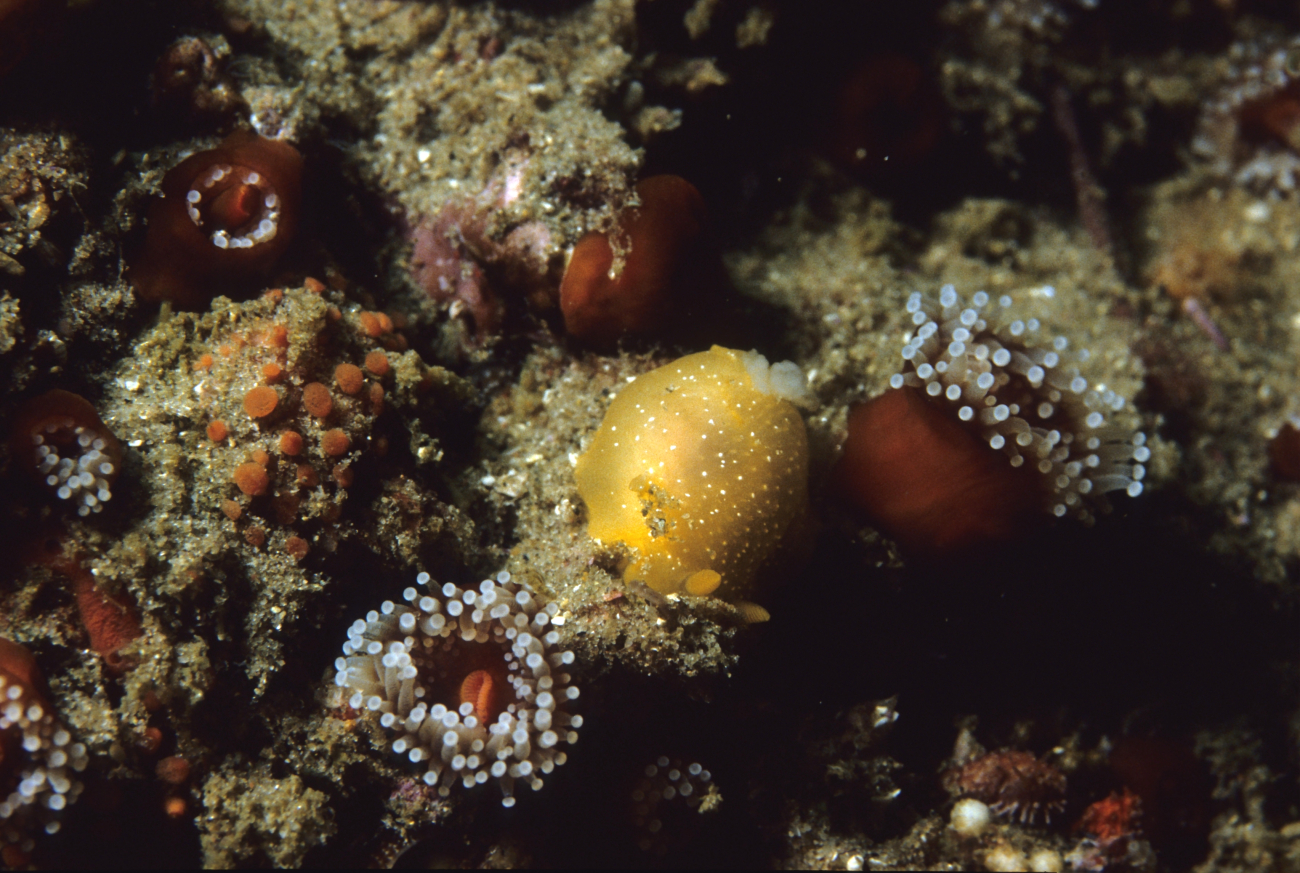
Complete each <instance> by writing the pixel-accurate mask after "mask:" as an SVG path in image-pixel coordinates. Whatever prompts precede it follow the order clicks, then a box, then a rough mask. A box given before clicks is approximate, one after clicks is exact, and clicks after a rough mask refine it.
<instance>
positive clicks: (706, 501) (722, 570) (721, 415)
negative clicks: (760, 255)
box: [574, 346, 811, 597]
mask: <svg viewBox="0 0 1300 873" xmlns="http://www.w3.org/2000/svg"><path fill="white" fill-rule="evenodd" d="M810 398H811V394H810V393H809V391H808V388H807V384H806V382H805V379H804V376H803V373H802V372H801V371H800V370H799V368H798V367H797V366H795V365H794V364H792V363H790V362H788V361H784V362H781V363H779V364H775V365H769V364H768V362H767V359H766V358H764V357H763V356H762V355H760V354H758V353H757V352H738V351H733V350H731V349H724V348H721V347H720V346H714V347H713V348H712V349H710V350H709V351H707V352H700V353H699V354H694V355H687V356H686V357H684V358H680V359H679V360H677V361H674V362H673V363H671V364H668V365H666V366H663V367H660V368H659V369H657V370H653V371H651V372H649V373H646V374H644V375H642V376H638V377H637V378H636V380H635V381H634V382H632V383H631V384H630V385H628V386H627V387H626V388H624V389H623V390H622V391H621V392H620V393H619V395H618V396H617V397H616V398H614V401H613V402H612V403H611V404H610V406H609V410H608V412H606V414H605V420H604V422H603V423H602V424H601V426H600V429H599V430H598V431H597V432H596V436H595V437H594V438H593V439H592V441H591V445H590V446H589V447H588V449H587V451H586V452H584V453H583V455H582V457H580V458H579V459H578V462H577V468H576V470H575V471H574V475H575V477H576V478H577V482H578V492H579V493H580V494H581V495H582V499H583V501H584V502H585V503H586V504H587V511H588V527H587V531H588V533H589V534H591V536H592V538H594V539H596V540H598V541H600V542H602V543H615V542H622V543H625V544H626V545H628V546H629V547H631V548H632V549H633V550H635V554H634V556H633V557H632V560H631V561H630V563H629V564H628V566H627V568H626V570H625V572H624V578H626V579H629V580H640V581H642V582H644V583H645V584H647V585H649V586H650V587H651V588H654V589H655V590H656V591H660V592H663V593H678V592H682V593H687V594H693V595H701V596H702V595H707V594H712V593H714V592H715V591H718V592H719V593H721V594H723V595H726V596H731V597H734V596H738V595H740V594H743V593H744V591H745V589H746V587H747V586H748V585H749V584H750V583H751V582H752V581H753V579H754V577H755V575H756V574H757V572H758V570H759V567H760V566H761V565H762V564H763V562H764V561H765V560H766V559H767V558H768V557H769V556H770V555H771V553H772V551H773V550H774V549H775V548H776V546H777V545H778V544H779V543H780V541H781V538H782V536H783V535H784V534H785V532H786V530H787V528H789V527H790V524H791V522H793V521H794V520H795V519H796V518H797V517H799V516H800V515H801V514H802V513H803V512H804V510H805V507H806V505H807V502H808V436H807V433H806V431H805V430H804V424H803V419H802V418H800V416H799V412H798V410H796V409H795V407H794V405H793V404H792V403H791V402H790V399H794V400H796V401H798V402H800V403H804V402H807V401H808V400H810Z"/></svg>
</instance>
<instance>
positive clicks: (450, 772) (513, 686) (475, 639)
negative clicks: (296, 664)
mask: <svg viewBox="0 0 1300 873" xmlns="http://www.w3.org/2000/svg"><path fill="white" fill-rule="evenodd" d="M418 581H419V583H420V585H422V586H427V587H428V588H429V593H428V594H427V595H422V594H421V593H420V592H419V591H417V590H416V589H415V588H407V589H406V591H405V592H404V595H403V596H404V599H405V600H406V602H407V603H408V604H410V605H409V606H407V605H403V604H397V603H393V602H392V601H387V602H385V603H384V604H383V605H382V606H381V607H380V609H379V611H377V612H371V613H369V614H368V615H367V616H366V617H365V619H364V620H358V621H357V622H355V623H354V624H353V625H352V627H351V628H349V629H348V641H347V642H346V643H344V644H343V657H341V658H339V659H338V660H337V661H336V662H335V666H336V668H337V670H338V673H337V675H336V676H335V680H334V681H335V684H337V685H338V686H340V687H341V688H343V689H346V690H348V691H351V692H352V694H351V695H350V697H349V698H348V701H347V702H348V705H349V706H351V707H352V708H353V709H357V710H362V711H367V712H373V713H376V714H378V716H379V720H380V723H381V724H382V725H383V726H384V727H385V728H388V729H389V730H391V731H392V732H393V733H395V734H396V735H397V739H395V740H394V741H393V746H392V748H393V751H394V752H397V753H398V754H400V755H405V756H406V757H407V758H409V759H410V760H411V762H412V763H417V764H419V763H424V762H428V769H427V770H426V772H425V774H424V781H425V783H426V784H428V785H431V786H432V785H437V786H438V790H439V793H440V794H442V795H443V796H444V797H445V796H447V795H448V794H449V793H450V786H451V784H452V783H453V782H457V781H459V782H461V783H462V784H463V785H464V786H465V787H466V788H471V787H473V786H474V785H481V784H483V783H484V782H487V781H488V780H489V779H494V780H496V781H497V782H498V783H499V784H500V786H501V791H502V793H503V795H504V798H503V800H502V801H501V802H502V804H503V805H504V806H513V805H514V803H515V798H514V785H515V782H516V781H518V780H522V781H523V782H525V783H527V784H528V785H529V786H531V787H532V788H533V789H534V790H536V789H538V788H541V787H542V776H543V775H545V774H547V773H550V772H551V771H552V770H554V769H555V768H556V767H557V766H559V765H561V764H563V763H564V762H565V758H566V756H565V753H564V752H563V751H562V750H561V748H560V746H562V745H568V744H572V743H574V742H576V741H577V739H578V734H577V729H578V728H580V727H581V726H582V716H580V715H571V714H570V713H569V712H568V711H567V707H568V706H570V705H572V701H574V700H576V699H577V697H578V688H577V687H576V686H574V685H573V684H572V683H571V680H570V677H569V674H568V673H566V672H563V669H564V668H565V667H567V666H568V665H569V664H572V663H573V653H572V652H562V651H559V650H558V645H559V638H560V635H559V633H558V632H557V631H555V630H554V629H553V623H552V619H554V618H555V615H556V613H558V612H559V606H558V605H556V604H554V603H543V602H542V601H541V600H540V599H538V598H537V597H535V596H534V595H533V593H532V592H531V591H530V590H529V589H528V588H527V587H526V586H523V585H520V584H519V583H518V582H514V581H512V580H511V578H510V574H509V573H507V572H505V571H502V572H500V573H498V574H497V576H496V579H486V580H484V581H483V582H482V583H481V584H480V585H479V586H478V588H477V590H475V589H470V590H463V589H461V588H458V587H457V586H455V585H453V584H451V583H450V582H449V583H447V584H445V585H443V586H441V587H436V584H435V583H433V582H432V581H431V580H430V578H429V574H428V573H421V574H420V575H419V577H418ZM439 595H441V596H439ZM466 697H469V698H472V699H468V700H467V699H465V698H466Z"/></svg>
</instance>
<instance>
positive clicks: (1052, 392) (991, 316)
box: [889, 285, 1151, 521]
mask: <svg viewBox="0 0 1300 873" xmlns="http://www.w3.org/2000/svg"><path fill="white" fill-rule="evenodd" d="M1044 291H1045V292H1046V293H1049V295H1050V293H1052V292H1051V290H1050V289H1044ZM907 312H908V314H909V316H910V318H911V321H912V324H913V325H915V328H916V329H915V332H912V333H909V334H908V338H907V340H906V342H905V343H904V344H903V349H902V356H903V360H904V365H903V370H902V372H900V373H897V374H895V375H894V376H893V377H892V378H891V379H890V382H889V384H890V386H891V387H893V388H902V387H903V386H905V385H906V386H910V387H912V388H916V389H919V390H921V391H923V392H924V393H925V394H926V395H927V396H929V397H931V398H933V399H934V400H935V401H936V402H942V403H946V404H948V405H949V406H950V407H951V408H952V410H953V413H954V414H955V415H956V416H957V418H958V419H960V420H961V421H963V422H967V423H968V424H969V426H970V427H972V428H974V429H977V430H978V431H979V432H980V434H981V435H982V436H983V438H984V439H985V440H986V441H987V442H988V444H989V446H991V447H992V448H994V449H996V450H997V451H999V452H1002V453H1004V454H1005V455H1006V456H1007V458H1008V460H1009V462H1010V463H1011V465H1012V466H1013V467H1019V466H1022V465H1024V464H1029V465H1031V466H1032V467H1033V469H1035V470H1036V471H1037V473H1038V475H1039V481H1040V482H1041V484H1042V486H1043V492H1044V494H1045V500H1046V505H1045V508H1046V509H1047V511H1049V512H1051V513H1052V514H1053V515H1056V516H1058V517H1060V516H1065V515H1067V514H1070V515H1074V516H1077V517H1079V518H1081V519H1083V520H1084V521H1091V520H1092V518H1093V516H1092V512H1091V509H1090V508H1089V503H1090V502H1091V503H1094V504H1104V498H1103V497H1102V495H1104V494H1106V493H1107V492H1110V491H1124V492H1125V493H1127V494H1128V495H1129V496H1130V497H1136V496H1138V495H1139V494H1141V493H1142V479H1143V477H1144V476H1145V475H1146V469H1145V468H1144V467H1143V464H1144V463H1145V462H1146V461H1147V460H1148V459H1149V458H1150V457H1151V450H1150V449H1148V448H1147V447H1146V445H1145V442H1146V436H1145V435H1144V434H1143V433H1142V432H1141V431H1138V430H1136V429H1135V425H1136V416H1135V415H1134V414H1133V413H1132V411H1131V410H1129V409H1128V408H1127V406H1128V404H1127V403H1126V401H1125V399H1124V398H1123V397H1121V396H1120V395H1119V394H1116V393H1115V392H1114V391H1111V390H1109V389H1104V388H1101V389H1099V388H1097V387H1094V386H1093V385H1091V384H1090V383H1089V381H1088V379H1087V378H1086V377H1085V376H1084V375H1083V374H1082V373H1081V372H1080V369H1079V367H1080V365H1084V364H1086V362H1087V361H1088V357H1089V355H1088V351H1087V350H1086V349H1080V350H1079V351H1071V350H1070V349H1069V343H1068V341H1067V340H1066V338H1065V337H1063V336H1057V337H1048V336H1044V335H1043V334H1042V331H1041V325H1040V324H1039V322H1038V319H1036V318H1027V319H1026V318H1022V317H1021V314H1020V313H1018V312H1017V311H1016V309H1015V307H1014V305H1013V303H1012V300H1011V298H1010V297H1009V296H1006V295H1003V296H1002V297H1000V298H998V299H997V300H994V299H992V298H990V297H989V295H988V294H986V293H985V292H983V291H980V292H979V293H978V294H976V295H974V296H973V297H972V298H971V300H970V302H969V303H968V304H963V302H962V301H961V299H960V298H959V297H958V295H957V291H956V290H955V289H954V288H953V286H951V285H945V286H943V288H942V289H941V290H940V293H939V300H938V302H937V304H936V302H935V301H934V300H933V299H930V298H927V297H925V296H924V295H922V294H920V293H914V294H912V295H911V296H910V297H909V298H908V301H907Z"/></svg>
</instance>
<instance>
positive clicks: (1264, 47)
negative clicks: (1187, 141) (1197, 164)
mask: <svg viewBox="0 0 1300 873" xmlns="http://www.w3.org/2000/svg"><path fill="white" fill-rule="evenodd" d="M1298 57H1300V41H1297V40H1295V39H1286V40H1277V39H1269V38H1256V39H1250V40H1246V41H1244V42H1238V43H1236V44H1234V45H1233V46H1232V48H1231V50H1230V51H1229V53H1228V65H1227V75H1226V80H1225V83H1224V84H1223V85H1222V87H1221V88H1220V89H1219V91H1218V93H1217V94H1216V95H1214V97H1213V98H1211V99H1210V100H1207V101H1206V105H1205V108H1204V110H1202V113H1201V118H1200V121H1199V124H1198V127H1197V131H1196V135H1195V136H1194V137H1193V138H1192V142H1191V149H1192V152H1193V153H1194V154H1195V155H1197V156H1198V157H1200V158H1201V159H1203V160H1205V161H1207V162H1208V163H1209V167H1210V169H1211V170H1212V171H1214V172H1215V173H1216V174H1217V175H1219V176H1222V177H1224V178H1230V179H1232V180H1233V181H1234V182H1235V183H1236V184H1238V185H1243V186H1245V187H1248V188H1252V189H1255V190H1258V191H1264V192H1268V191H1275V192H1284V193H1285V192H1290V191H1293V190H1295V188H1296V186H1297V184H1300V155H1297V154H1296V153H1295V151H1294V143H1295V142H1296V139H1295V138H1296V136H1297V134H1298V133H1300V129H1298V128H1297V125H1296V117H1295V113H1294V105H1295V99H1296V94H1297V91H1300V75H1297V74H1300V64H1298V62H1297V58H1298Z"/></svg>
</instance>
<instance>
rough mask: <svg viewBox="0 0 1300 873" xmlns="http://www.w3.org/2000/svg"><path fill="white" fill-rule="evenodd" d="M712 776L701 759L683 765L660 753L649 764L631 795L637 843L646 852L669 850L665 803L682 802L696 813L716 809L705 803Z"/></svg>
mask: <svg viewBox="0 0 1300 873" xmlns="http://www.w3.org/2000/svg"><path fill="white" fill-rule="evenodd" d="M712 779H713V774H711V773H710V772H709V771H708V770H706V769H704V767H703V765H701V764H699V763H698V762H692V763H690V764H683V763H682V762H681V761H679V760H676V759H670V758H669V757H668V756H667V755H660V756H659V758H658V759H657V760H656V761H655V762H654V763H653V764H647V765H646V768H645V771H644V774H643V776H642V778H641V779H640V781H639V782H638V783H637V786H636V788H635V789H633V791H632V796H631V800H632V824H633V825H634V826H635V827H636V829H637V831H638V837H637V845H638V846H639V847H640V848H641V850H642V851H645V852H649V851H659V852H661V853H662V852H663V851H664V850H665V849H666V845H665V843H664V838H663V835H662V831H663V828H664V822H663V812H662V811H661V810H660V806H661V804H664V803H672V802H673V801H678V802H679V803H681V804H683V805H684V806H685V807H686V808H687V809H689V810H691V811H693V812H694V811H699V812H704V811H706V809H708V808H712V805H711V804H710V805H707V806H706V805H705V804H704V799H705V797H707V796H708V791H709V789H710V786H711V784H712ZM702 806H706V808H701V807H702Z"/></svg>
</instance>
